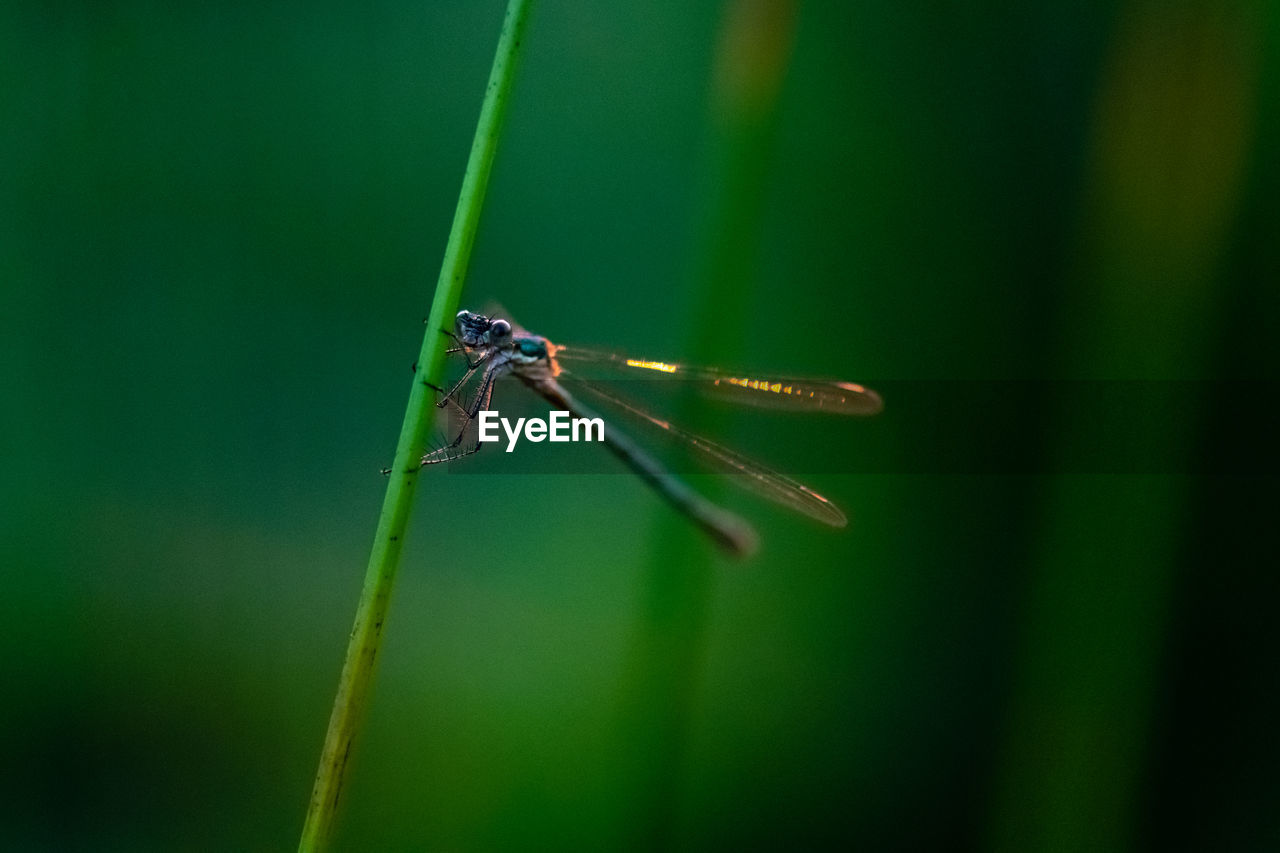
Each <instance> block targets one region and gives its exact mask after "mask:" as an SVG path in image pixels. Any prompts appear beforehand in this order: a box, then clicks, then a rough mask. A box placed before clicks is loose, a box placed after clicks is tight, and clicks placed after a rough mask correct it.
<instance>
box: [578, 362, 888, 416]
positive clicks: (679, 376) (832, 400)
mask: <svg viewBox="0 0 1280 853" xmlns="http://www.w3.org/2000/svg"><path fill="white" fill-rule="evenodd" d="M556 359H557V361H559V362H561V365H562V366H563V367H564V368H565V369H566V370H567V371H568V372H569V373H571V374H573V375H575V376H577V375H579V374H580V373H582V374H584V375H586V374H588V373H589V372H590V370H591V369H592V368H603V369H605V370H609V371H611V372H613V373H615V374H620V375H629V376H634V377H636V378H637V379H638V378H650V379H653V378H656V379H673V380H685V381H688V382H692V383H695V384H696V385H697V387H698V388H699V389H700V390H704V391H707V392H711V393H713V394H714V395H715V396H717V397H720V398H722V399H725V400H727V401H729V402H733V403H737V404H740V405H745V406H756V407H759V408H769V409H784V410H787V411H793V412H828V413H831V414H839V415H874V414H876V413H877V412H879V411H880V410H881V409H883V408H884V402H883V401H882V400H881V399H880V395H879V394H877V393H876V392H875V391H872V390H871V389H870V388H866V387H863V386H862V385H858V384H856V383H854V382H835V381H829V380H823V379H787V378H782V377H776V376H769V375H767V374H751V373H735V372H732V371H727V370H720V369H718V368H714V367H696V366H693V365H688V364H680V363H678V362H673V361H653V360H649V359H642V358H632V357H630V356H626V355H622V354H620V353H613V352H608V351H605V350H595V349H588V348H586V347H578V346H557V347H556ZM583 368H586V370H583Z"/></svg>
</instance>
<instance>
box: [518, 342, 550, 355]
mask: <svg viewBox="0 0 1280 853" xmlns="http://www.w3.org/2000/svg"><path fill="white" fill-rule="evenodd" d="M515 344H516V349H517V350H519V352H520V354H521V355H523V356H525V357H526V358H546V357H547V345H546V342H545V341H541V340H539V339H538V338H519V339H518V340H516V342H515Z"/></svg>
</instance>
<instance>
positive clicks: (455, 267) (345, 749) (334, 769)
mask: <svg viewBox="0 0 1280 853" xmlns="http://www.w3.org/2000/svg"><path fill="white" fill-rule="evenodd" d="M531 5H532V0H509V2H508V4H507V12H506V19H505V20H504V22H503V25H502V35H501V36H500V37H499V39H498V50H497V54H496V55H495V56H494V59H493V69H492V70H491V71H490V73H489V83H488V86H487V87H486V88H485V95H484V103H483V105H482V106H481V108H480V119H479V122H478V123H477V125H476V135H475V139H474V141H473V142H472V144H471V156H470V158H469V159H468V161H467V171H466V174H465V175H464V176H463V179H462V191H461V193H460V194H459V197H458V207H457V210H456V212H455V213H454V217H453V227H452V228H451V230H450V232H449V242H448V245H447V246H446V248H445V253H444V261H443V262H442V264H441V267H440V278H439V280H438V281H437V282H436V291H435V298H434V299H433V301H432V303H431V314H430V317H429V318H428V320H427V328H426V332H425V334H424V336H423V341H422V351H421V352H420V353H419V355H418V370H417V372H416V374H415V375H414V382H413V385H412V387H411V388H410V391H409V404H408V407H407V408H406V410H405V415H404V424H403V426H402V427H401V429H400V440H399V442H398V443H397V445H396V454H395V461H394V463H393V464H392V466H391V472H392V473H391V476H390V477H389V478H388V480H387V493H386V496H385V497H384V499H383V502H382V512H381V514H380V515H379V516H378V529H377V533H376V534H375V536H374V540H373V548H372V550H371V552H370V554H369V565H368V569H367V570H366V572H365V578H364V588H363V589H362V591H361V594H360V604H359V606H358V607H357V609H356V618H355V624H354V626H353V627H352V629H351V637H350V639H349V641H348V644H347V656H346V661H345V662H344V663H343V666H342V676H341V678H340V680H339V682H338V694H337V696H336V698H335V699H334V702H333V713H332V715H331V716H330V717H329V730H328V733H327V734H326V735H325V741H324V749H323V751H322V752H321V754H320V767H319V770H318V771H317V772H316V782H315V788H314V789H313V790H312V792H311V803H310V805H309V807H308V809H307V819H306V823H305V824H304V825H303V827H302V838H301V841H300V842H299V844H298V849H299V851H314V850H321V849H323V848H324V847H325V845H326V844H327V842H328V840H329V838H330V835H331V833H332V829H333V820H334V814H335V812H336V810H337V806H338V800H339V797H340V795H341V793H342V783H343V776H344V773H345V770H346V767H347V759H348V757H349V756H350V753H351V743H352V740H353V739H354V737H355V734H356V731H357V729H358V728H359V726H360V722H361V720H362V719H363V717H364V711H365V706H366V705H367V703H368V697H369V685H370V682H371V680H372V677H373V669H374V663H375V661H376V660H377V657H378V648H379V644H380V642H381V639H382V629H383V625H384V624H385V622H386V615H387V607H388V605H389V604H390V601H391V588H392V585H393V583H394V581H395V576H396V569H397V567H398V566H399V563H400V552H401V547H402V545H403V544H404V533H405V527H406V525H407V523H408V520H409V511H410V509H411V508H412V506H413V495H414V485H415V484H416V482H417V480H418V471H419V470H420V469H419V465H418V457H419V455H420V454H421V452H422V448H423V447H424V446H425V444H426V439H427V430H428V429H430V427H431V423H432V420H433V417H434V414H435V406H434V405H433V403H432V397H431V395H430V394H428V390H429V389H428V387H427V383H428V382H438V379H439V376H440V373H441V370H442V368H443V366H444V357H445V349H446V344H447V339H446V338H445V336H444V335H442V334H440V330H441V329H448V328H452V326H453V315H454V313H455V312H456V311H457V309H458V300H459V298H460V296H461V293H462V284H463V281H464V280H465V279H466V273H467V264H468V261H469V260H470V258H471V246H472V244H473V243H474V242H475V235H476V228H477V226H478V224H479V221H480V210H481V207H482V205H483V202H484V194H485V188H486V186H487V185H488V182H489V173H490V171H491V170H492V168H493V160H494V155H495V153H496V151H497V147H498V137H499V135H500V133H501V128H502V120H503V117H504V115H505V114H506V110H507V105H508V103H509V101H510V97H511V89H512V85H513V83H514V80H515V72H516V60H517V57H518V55H519V51H520V46H521V42H522V41H523V37H524V31H525V26H526V23H527V21H528V15H529V8H530V6H531Z"/></svg>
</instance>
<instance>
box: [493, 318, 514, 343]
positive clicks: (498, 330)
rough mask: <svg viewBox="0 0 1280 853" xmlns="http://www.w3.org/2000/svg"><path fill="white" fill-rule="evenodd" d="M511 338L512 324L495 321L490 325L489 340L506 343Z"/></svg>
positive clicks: (504, 321)
mask: <svg viewBox="0 0 1280 853" xmlns="http://www.w3.org/2000/svg"><path fill="white" fill-rule="evenodd" d="M509 337H511V324H510V323H508V322H507V321H506V320H494V321H493V322H492V323H491V324H490V325H489V340H491V341H505V340H506V339H507V338H509Z"/></svg>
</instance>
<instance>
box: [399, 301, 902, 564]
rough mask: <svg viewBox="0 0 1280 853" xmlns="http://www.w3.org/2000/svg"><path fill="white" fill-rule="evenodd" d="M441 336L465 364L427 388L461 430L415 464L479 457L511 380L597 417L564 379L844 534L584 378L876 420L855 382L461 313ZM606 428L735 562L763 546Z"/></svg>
mask: <svg viewBox="0 0 1280 853" xmlns="http://www.w3.org/2000/svg"><path fill="white" fill-rule="evenodd" d="M442 331H443V332H444V334H445V335H447V336H448V337H449V338H451V339H452V341H453V343H454V346H452V347H450V348H449V349H448V350H447V353H449V354H450V355H460V356H462V357H463V358H464V359H465V360H466V368H465V370H464V372H463V374H462V376H461V378H459V379H458V380H457V381H456V382H455V383H454V384H453V385H452V387H450V388H448V389H445V388H441V387H438V386H435V385H431V384H430V383H428V385H429V387H431V388H432V389H433V390H434V391H436V392H437V394H438V395H439V397H440V398H439V400H438V401H437V402H436V405H437V406H438V407H440V408H442V409H443V408H446V407H451V408H452V411H454V412H455V413H456V414H458V415H459V416H460V418H461V428H460V429H458V430H457V432H456V434H455V435H454V436H453V437H452V439H450V440H449V441H447V442H445V443H442V444H441V445H440V446H439V447H436V448H435V449H433V450H431V451H429V452H428V453H426V454H425V455H424V456H423V457H422V459H421V466H426V465H434V464H439V463H443V462H452V461H455V460H458V459H461V458H463V457H466V456H469V455H471V454H473V453H476V452H478V451H479V450H480V447H481V443H480V441H479V439H478V435H477V434H476V430H475V429H474V424H475V420H476V418H477V416H478V415H479V413H480V412H481V411H484V410H487V409H489V406H490V403H491V402H492V399H493V391H494V384H495V383H496V382H497V380H498V379H500V378H502V377H504V376H514V377H516V378H517V379H519V380H520V381H521V382H522V383H524V385H525V386H527V387H528V388H530V389H531V390H532V391H534V392H535V393H536V394H538V395H539V396H541V397H542V398H543V399H544V400H546V401H547V402H548V403H550V404H551V406H552V407H553V408H557V409H561V410H565V411H568V412H569V413H570V415H571V416H572V417H574V418H587V419H595V418H599V417H600V415H598V414H597V413H596V412H595V411H594V410H593V409H592V408H591V407H590V406H589V405H587V404H585V403H583V402H582V401H581V400H579V399H578V398H577V397H576V396H574V395H573V394H572V393H570V391H569V390H568V389H567V388H566V387H565V386H564V384H562V382H561V380H562V379H572V380H574V387H575V388H582V389H585V390H586V391H587V392H588V393H590V394H591V395H592V396H594V397H596V398H598V399H600V400H603V401H605V403H606V404H609V405H610V406H611V407H612V408H614V409H617V410H620V411H622V412H625V413H626V414H627V416H629V417H631V418H632V419H634V420H638V421H640V422H641V423H646V424H648V425H649V426H651V427H654V428H656V429H658V430H661V431H662V432H663V433H665V434H667V435H668V436H670V437H672V438H673V439H675V440H676V441H677V442H678V443H681V444H683V445H684V446H685V447H687V448H690V449H691V450H692V451H693V452H694V454H695V455H700V456H702V457H705V459H706V460H707V461H711V462H714V463H716V464H718V465H719V466H720V467H721V468H722V469H724V470H726V471H727V472H728V473H729V474H731V475H734V476H733V479H735V480H736V481H738V482H740V483H741V484H742V485H745V486H746V487H748V488H749V489H751V490H752V491H755V492H757V493H758V494H760V495H761V496H763V497H765V498H768V499H770V500H773V501H774V502H776V503H778V504H780V505H782V506H784V507H787V508H789V509H792V510H794V511H797V512H800V513H802V514H804V515H807V516H810V517H812V518H815V519H817V520H818V521H821V522H823V523H825V524H828V525H830V526H832V527H844V526H845V524H846V523H847V519H846V517H845V514H844V513H843V512H842V511H841V510H840V508H839V507H837V506H836V505H835V504H834V503H832V502H831V501H830V500H828V499H827V498H825V497H823V496H822V495H820V494H818V493H817V492H815V491H814V490H813V489H810V488H809V487H808V486H805V485H803V484H802V483H799V482H797V481H796V480H794V479H792V478H791V477H788V476H786V475H785V474H782V473H779V472H777V471H774V470H772V469H770V468H767V467H765V466H764V465H762V464H760V463H758V462H754V461H752V460H750V459H748V458H747V457H745V456H743V455H742V454H740V453H738V452H736V451H733V450H730V449H729V448H727V447H724V446H722V445H720V444H717V443H715V442H713V441H711V440H710V439H706V438H703V437H701V436H698V435H695V434H693V433H691V432H689V431H687V430H684V429H682V428H680V427H678V426H676V425H675V424H672V423H670V422H669V421H667V420H664V419H662V418H659V417H658V416H656V415H655V414H653V413H651V412H649V411H647V410H646V409H645V408H643V407H641V406H638V405H636V404H635V403H633V402H630V401H628V400H626V399H623V398H622V397H620V396H618V395H617V394H615V393H612V392H611V391H607V390H605V389H604V388H603V387H600V386H599V385H597V384H594V383H592V382H590V381H589V380H587V379H586V377H585V374H587V373H590V372H591V371H592V370H598V369H600V368H604V369H607V370H610V371H613V372H616V373H619V374H621V375H633V376H637V377H639V376H646V377H662V378H670V379H683V380H688V381H690V382H693V383H696V384H697V385H698V386H700V387H702V388H704V389H707V390H711V391H713V392H715V393H717V394H718V395H720V396H724V397H727V398H729V399H730V400H732V401H734V402H737V403H739V404H742V405H749V406H760V407H767V408H777V409H784V410H789V411H795V412H827V413H832V414H841V415H874V414H876V413H877V412H879V411H880V410H881V409H882V408H883V402H882V400H881V398H880V395H879V394H877V393H876V392H875V391H872V390H871V389H869V388H865V387H863V386H862V385H858V384H856V383H853V382H834V381H826V380H812V379H785V378H780V377H772V376H757V375H749V374H745V373H734V372H731V371H725V370H719V369H717V368H711V367H697V366H693V365H686V364H681V363H677V362H669V361H655V360H649V359H639V358H631V357H628V356H625V355H621V354H619V353H614V352H607V351H602V350H595V349H588V348H585V347H576V346H572V345H566V344H556V343H552V342H551V341H550V340H548V339H547V338H545V337H543V336H541V335H537V334H533V333H531V332H528V331H526V330H525V329H523V328H521V327H520V326H518V325H516V324H515V323H513V322H512V321H510V320H507V319H503V318H500V317H496V316H492V315H486V314H480V313H475V312H472V311H465V310H464V311H459V312H458V315H457V317H456V318H455V320H454V328H453V330H452V331H449V330H442ZM477 374H479V379H478V380H477V381H476V383H475V389H476V390H475V392H474V393H473V394H471V395H469V398H468V397H464V392H463V389H464V387H466V386H467V384H468V383H469V382H471V381H472V379H473V377H475V376H476V375H477ZM464 399H465V400H466V402H465V404H464V402H463V401H462V400H464ZM609 420H611V419H605V423H606V424H607V426H606V429H605V430H604V444H605V446H606V447H607V448H608V449H609V450H610V451H611V452H612V453H613V454H614V455H615V456H616V457H618V459H620V460H621V461H622V462H623V463H624V464H625V465H626V466H627V467H629V468H630V469H631V470H632V472H634V473H635V474H636V475H638V476H639V477H640V479H641V480H643V481H644V482H645V483H647V484H648V485H649V486H651V487H652V488H653V489H654V490H655V491H656V492H657V493H658V494H659V495H660V496H661V497H662V498H663V499H665V500H666V501H667V503H669V504H670V505H671V506H672V507H674V508H675V509H676V510H677V511H678V512H680V513H681V514H683V515H684V516H685V517H687V518H688V519H689V520H690V521H692V522H693V523H694V524H695V525H697V527H699V528H700V529H701V530H702V531H703V532H705V533H706V534H708V535H709V536H710V537H711V538H712V539H713V540H714V541H715V542H716V543H717V544H719V545H720V546H721V547H723V548H724V549H725V550H726V551H728V552H729V553H730V554H731V555H733V556H737V557H745V556H748V555H750V554H751V553H753V552H754V551H755V550H756V548H757V546H758V544H759V538H758V536H757V534H756V532H755V529H754V528H753V527H752V526H751V525H750V524H748V523H747V522H746V521H744V520H743V519H741V518H740V517H739V516H737V515H736V514H734V513H732V512H730V511H729V510H727V509H724V508H723V507H721V506H719V505H718V504H716V503H715V502H714V501H712V500H710V499H709V498H707V497H705V496H703V495H702V494H700V493H699V492H698V491H696V490H695V489H693V488H692V487H691V486H689V485H688V484H687V483H686V482H684V481H683V480H682V479H680V478H679V477H677V476H676V475H675V474H674V473H672V472H671V471H670V470H669V469H668V468H667V467H666V466H665V465H663V464H662V463H661V462H659V461H658V459H657V458H655V457H654V456H653V455H651V454H650V453H649V452H648V451H647V450H645V449H644V448H643V447H641V445H640V444H638V443H637V442H636V441H634V440H633V439H632V438H630V437H629V436H627V435H626V434H625V433H623V432H621V431H619V430H617V429H614V428H612V427H611V425H609V424H608V421H609Z"/></svg>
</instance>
